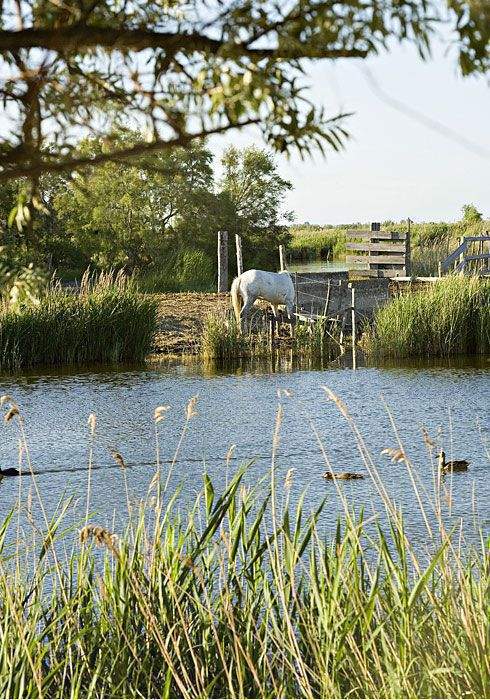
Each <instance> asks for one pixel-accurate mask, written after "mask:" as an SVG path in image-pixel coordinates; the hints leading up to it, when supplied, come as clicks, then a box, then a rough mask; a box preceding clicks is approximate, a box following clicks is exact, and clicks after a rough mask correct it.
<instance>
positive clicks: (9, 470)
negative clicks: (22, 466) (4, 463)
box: [0, 467, 20, 478]
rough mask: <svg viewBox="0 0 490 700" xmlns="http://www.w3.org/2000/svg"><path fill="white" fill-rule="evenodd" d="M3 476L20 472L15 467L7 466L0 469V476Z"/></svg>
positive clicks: (15, 474)
mask: <svg viewBox="0 0 490 700" xmlns="http://www.w3.org/2000/svg"><path fill="white" fill-rule="evenodd" d="M4 476H20V472H19V470H18V469H16V468H15V467H8V468H7V469H0V478H2V477H4Z"/></svg>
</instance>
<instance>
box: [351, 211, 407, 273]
mask: <svg viewBox="0 0 490 700" xmlns="http://www.w3.org/2000/svg"><path fill="white" fill-rule="evenodd" d="M347 236H348V237H349V238H351V239H352V238H355V239H357V240H355V241H350V242H348V243H346V248H347V250H352V251H356V252H357V255H347V257H346V261H347V263H348V264H349V263H351V264H356V265H358V264H363V263H364V264H365V265H366V269H362V270H356V271H357V272H359V274H361V275H366V276H368V277H404V276H405V275H407V274H409V270H410V233H409V232H406V233H400V232H398V231H381V224H380V223H378V222H375V223H372V224H371V230H370V231H356V230H351V231H347ZM362 253H364V255H362ZM366 253H367V255H366Z"/></svg>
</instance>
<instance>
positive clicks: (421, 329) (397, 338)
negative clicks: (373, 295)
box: [365, 276, 490, 357]
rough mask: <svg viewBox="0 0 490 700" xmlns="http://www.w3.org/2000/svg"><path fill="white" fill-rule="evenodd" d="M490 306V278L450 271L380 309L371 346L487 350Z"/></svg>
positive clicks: (409, 350) (405, 352)
mask: <svg viewBox="0 0 490 700" xmlns="http://www.w3.org/2000/svg"><path fill="white" fill-rule="evenodd" d="M489 308H490V280H488V279H480V278H478V277H462V276H447V277H444V278H441V280H439V281H438V282H436V283H434V284H433V285H432V286H431V287H428V288H426V289H424V290H421V291H418V292H414V293H408V294H402V295H400V296H398V297H397V298H395V299H394V300H393V301H392V302H391V303H389V304H388V305H387V306H385V307H382V308H381V309H379V310H378V311H377V312H376V314H375V317H374V323H373V325H372V327H371V328H370V329H369V330H368V331H367V333H366V334H365V340H366V349H367V350H368V352H370V353H373V354H377V355H385V356H391V357H415V356H431V355H437V356H449V355H474V354H486V353H488V352H490V323H489Z"/></svg>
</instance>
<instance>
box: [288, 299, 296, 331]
mask: <svg viewBox="0 0 490 700" xmlns="http://www.w3.org/2000/svg"><path fill="white" fill-rule="evenodd" d="M286 310H287V314H288V318H289V322H290V324H291V325H290V328H291V338H292V337H293V335H294V326H295V324H296V316H295V315H294V311H295V305H294V302H291V301H287V302H286Z"/></svg>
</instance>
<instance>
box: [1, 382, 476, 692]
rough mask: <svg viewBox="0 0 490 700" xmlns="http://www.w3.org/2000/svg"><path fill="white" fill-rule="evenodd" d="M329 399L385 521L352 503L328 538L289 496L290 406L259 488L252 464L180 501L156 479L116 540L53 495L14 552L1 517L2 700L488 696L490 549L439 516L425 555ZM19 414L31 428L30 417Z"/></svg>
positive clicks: (10, 524)
mask: <svg viewBox="0 0 490 700" xmlns="http://www.w3.org/2000/svg"><path fill="white" fill-rule="evenodd" d="M327 395H328V398H329V399H330V400H332V401H333V402H334V403H335V404H336V405H337V407H338V409H339V411H340V413H341V414H342V415H343V416H344V418H345V419H346V421H347V423H348V425H349V426H350V429H351V430H352V434H353V436H354V439H355V441H356V443H357V445H358V448H359V449H360V451H361V454H362V456H363V458H364V459H365V465H366V468H367V470H368V473H369V476H370V478H371V479H372V482H373V486H374V487H375V488H376V490H377V491H378V493H379V495H380V496H381V497H382V499H383V501H384V505H385V507H386V513H387V518H388V522H387V525H385V526H383V527H381V525H377V524H376V523H374V522H368V521H366V520H365V519H364V518H363V515H362V513H361V514H357V515H356V514H355V513H354V512H352V511H350V510H349V505H348V501H347V500H345V501H343V503H344V507H345V512H344V514H343V516H342V517H340V518H339V520H338V523H337V528H336V532H335V534H334V535H333V536H331V537H329V538H325V537H324V536H323V535H321V534H320V532H319V529H318V528H317V521H318V518H319V516H320V513H321V508H320V509H319V510H318V511H317V512H316V513H313V514H312V515H310V516H309V517H307V516H306V517H305V513H304V500H303V497H299V499H297V501H296V502H297V505H296V506H292V505H291V501H290V498H289V494H290V489H291V488H292V485H293V482H292V479H291V478H290V475H289V476H288V478H287V483H286V484H285V485H284V486H282V485H281V483H280V482H279V481H278V479H277V470H276V464H275V454H276V451H277V448H278V446H279V443H280V430H281V422H282V408H280V409H279V411H278V414H277V417H276V424H275V429H274V438H273V459H272V466H271V470H270V473H269V475H268V476H266V477H264V479H263V480H262V481H261V482H259V483H255V484H254V485H252V486H250V485H247V483H246V482H247V469H246V467H242V468H240V469H239V470H238V471H237V473H236V474H235V475H234V477H233V478H232V479H231V481H230V483H229V484H227V485H226V486H225V487H224V488H223V489H222V490H221V491H219V490H218V489H217V487H216V485H215V484H213V483H212V481H211V479H210V478H209V476H208V475H205V476H204V485H203V489H202V492H201V493H200V494H199V495H198V497H197V498H196V500H195V502H194V504H191V505H190V506H188V507H186V509H185V512H184V511H183V509H182V504H180V503H179V497H178V493H172V492H169V491H168V490H164V491H163V493H161V494H160V491H159V490H158V493H159V497H158V499H156V502H155V501H154V500H153V498H152V493H153V492H154V491H155V488H156V482H155V477H154V479H153V480H152V484H151V485H150V488H149V498H148V499H147V501H146V502H145V503H144V504H142V505H141V508H140V509H139V511H138V513H133V515H134V517H133V518H131V516H130V515H128V523H127V527H126V530H125V531H123V532H121V534H120V536H119V537H117V536H115V535H114V534H113V533H111V532H109V531H108V530H107V529H105V528H103V527H99V526H97V525H94V524H93V523H92V522H89V523H85V526H84V527H83V529H82V531H81V533H80V536H79V537H77V536H76V535H75V534H74V533H73V530H71V529H69V528H68V529H67V530H66V531H64V532H63V530H64V527H63V518H64V517H65V514H66V512H67V509H66V507H65V506H64V505H61V506H60V508H61V512H60V513H57V514H56V515H55V516H54V517H53V520H52V522H45V523H41V524H38V523H35V522H34V521H32V520H29V522H28V524H27V525H26V528H27V529H26V532H25V534H26V537H25V539H24V540H23V542H22V543H21V545H20V546H17V547H12V546H11V545H10V544H9V542H10V541H11V536H12V534H14V535H15V533H11V529H13V530H15V518H13V515H12V513H11V514H10V515H9V516H7V517H6V519H5V521H4V522H3V524H2V525H0V694H1V696H2V697H12V698H19V697H33V698H37V697H44V698H58V697H60V698H61V697H94V698H102V697H123V698H125V697H128V698H130V697H131V698H132V697H162V698H170V697H188V698H197V697H216V698H220V697H233V698H235V697H237V698H238V697H240V698H243V697H250V698H255V697H264V698H267V697H278V698H286V697H301V698H302V697H373V698H378V697H379V698H385V697H386V698H388V697H441V698H446V697H471V698H484V697H488V695H489V693H490V658H489V656H488V653H487V649H488V643H489V641H490V628H489V624H488V587H489V574H490V561H489V559H488V551H487V549H486V547H485V544H484V543H483V542H482V547H481V549H478V548H471V547H469V546H468V547H466V552H465V556H464V558H463V557H462V556H461V553H460V549H459V548H458V546H456V544H453V541H452V539H451V537H450V535H448V533H447V531H446V529H445V527H444V523H443V522H442V521H441V520H439V521H438V522H436V523H435V527H436V529H437V532H434V533H433V535H431V534H430V533H429V534H428V538H429V539H428V551H430V554H424V555H423V557H421V558H417V555H416V551H417V550H416V548H415V547H414V546H413V544H412V542H411V541H410V537H409V534H408V532H407V531H406V529H405V527H404V524H403V518H402V516H401V514H400V512H399V511H398V510H397V508H396V506H395V504H394V503H392V502H390V501H389V497H388V495H387V493H386V491H385V490H384V487H383V484H382V482H381V480H380V479H381V477H380V475H379V473H378V472H377V469H376V466H375V464H374V462H373V461H372V459H371V457H370V455H369V454H368V453H367V448H366V446H365V444H364V442H363V438H362V436H361V435H360V433H359V431H358V429H357V426H356V424H355V423H354V421H353V419H352V417H351V416H350V414H349V412H348V409H347V407H346V406H345V404H343V402H342V401H341V400H340V399H339V398H338V397H336V396H335V394H333V392H331V391H329V390H327ZM9 400H10V404H8V403H7V407H8V405H11V406H12V405H14V404H13V403H12V400H11V399H9ZM195 401H196V400H195V398H194V399H192V400H191V401H190V403H189V406H188V409H187V412H186V423H185V429H184V430H187V429H188V427H189V425H190V421H191V420H192V418H193V416H194V415H195ZM15 406H16V404H15ZM17 408H18V409H19V407H17ZM19 410H20V411H21V408H20V409H19ZM162 411H163V408H162V409H157V411H155V421H157V420H160V419H161V417H162V415H163V414H164V411H163V412H162ZM11 420H14V421H18V422H19V426H20V428H22V429H23V424H22V416H21V413H18V414H16V415H14V416H13V417H12V418H11ZM24 439H25V438H24ZM404 461H405V463H406V466H407V467H409V466H410V465H409V459H408V457H407V456H406V455H405V456H404ZM159 469H160V465H159V467H158V470H157V474H156V476H157V479H158V481H159V480H160V472H159ZM36 478H39V477H36ZM268 478H270V481H269V482H267V479H268ZM412 483H413V488H414V490H415V491H416V489H417V484H416V482H415V481H413V482H412ZM336 486H338V488H341V487H340V486H339V485H338V484H336ZM416 496H417V498H425V497H426V494H424V492H423V491H421V493H420V494H416ZM414 502H416V500H415V501H414ZM428 505H429V506H430V505H431V504H430V503H429V504H428ZM16 507H17V508H19V509H22V510H23V509H24V504H23V503H21V502H20V500H19V502H18V503H17V506H16ZM434 512H436V513H437V511H434ZM29 526H30V527H31V528H32V534H33V535H36V537H35V538H34V542H36V541H37V535H38V533H41V535H42V539H41V543H40V544H41V545H42V546H41V547H40V548H39V545H36V544H33V538H32V537H31V536H30V533H29V530H28V528H29ZM58 533H63V534H58ZM93 544H95V545H98V546H99V547H100V548H101V551H97V550H96V549H94V547H93ZM38 548H39V552H38V551H37V550H38ZM61 552H68V553H67V554H66V558H65V560H64V561H63V560H62V559H61V556H60V555H59V553H61ZM32 554H35V557H34V558H32ZM53 561H54V564H55V565H54V566H53Z"/></svg>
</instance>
